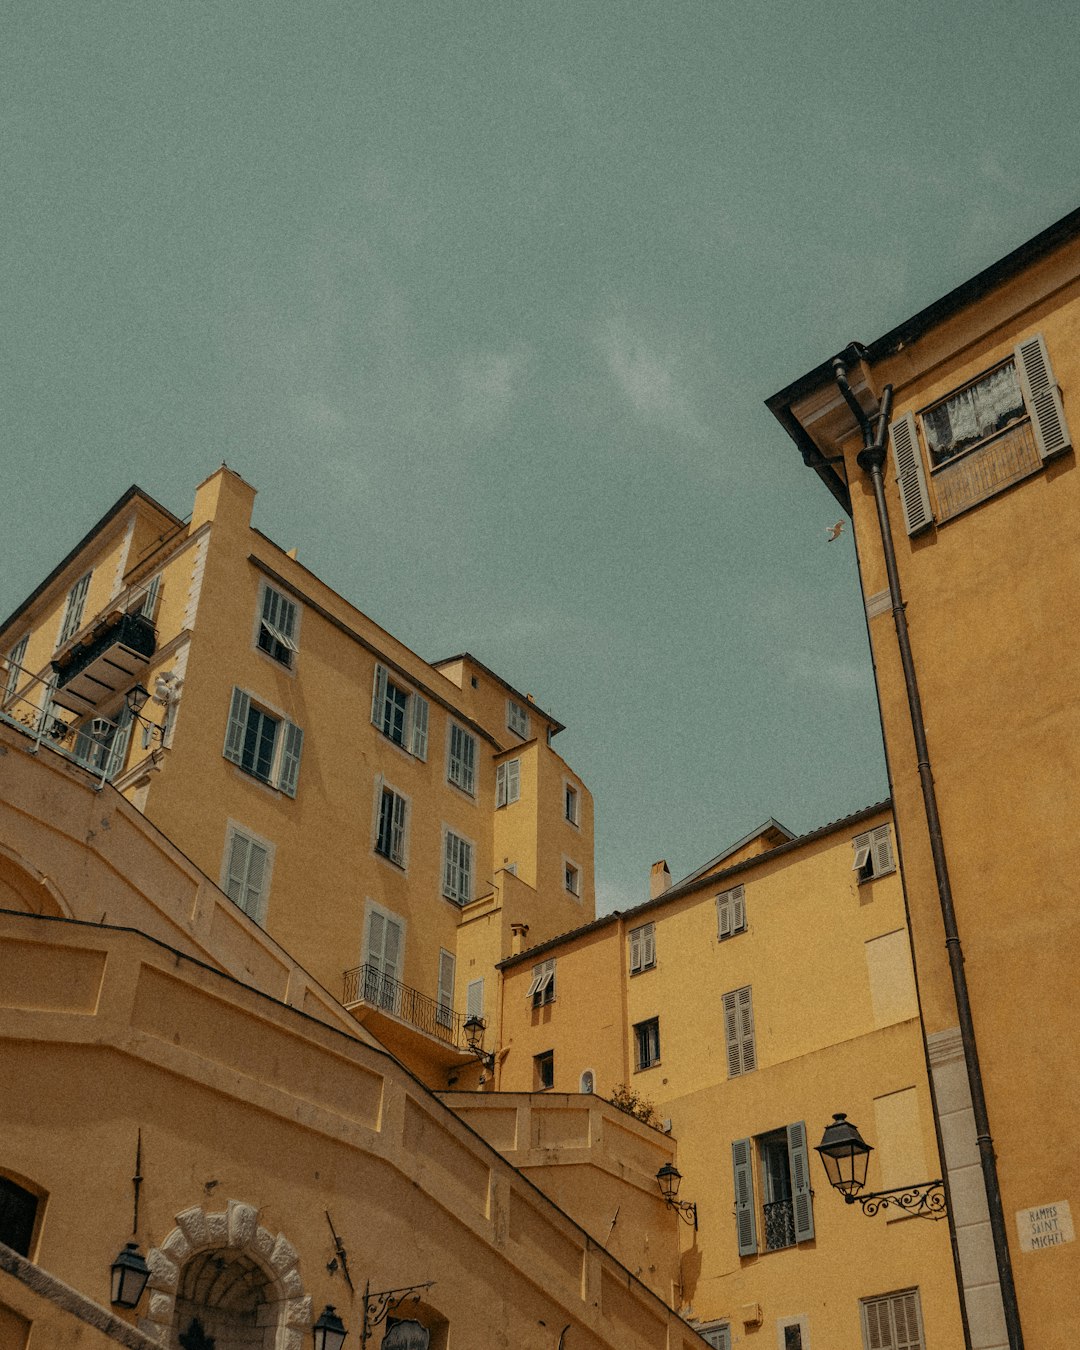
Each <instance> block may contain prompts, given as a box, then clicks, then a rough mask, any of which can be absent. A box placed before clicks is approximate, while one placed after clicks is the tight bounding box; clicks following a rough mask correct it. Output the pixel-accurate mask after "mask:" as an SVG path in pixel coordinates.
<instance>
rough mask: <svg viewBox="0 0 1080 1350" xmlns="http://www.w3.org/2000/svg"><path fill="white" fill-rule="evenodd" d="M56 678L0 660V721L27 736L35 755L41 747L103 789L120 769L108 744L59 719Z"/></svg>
mask: <svg viewBox="0 0 1080 1350" xmlns="http://www.w3.org/2000/svg"><path fill="white" fill-rule="evenodd" d="M54 678H55V677H54V676H53V675H52V674H51V673H50V675H47V676H46V675H38V674H35V673H34V672H33V671H32V670H29V669H28V668H27V667H25V666H20V665H18V664H17V663H16V662H14V661H12V660H11V658H10V657H7V658H4V659H2V660H0V722H5V723H7V725H8V726H10V727H15V729H16V730H17V731H21V732H22V733H23V734H24V735H25V736H29V737H30V738H31V739H32V740H33V742H34V746H33V749H32V751H31V754H36V753H37V751H38V749H39V748H40V747H41V746H42V745H47V746H48V747H49V749H50V750H55V751H57V753H58V754H61V755H63V756H64V757H65V759H70V760H71V761H72V763H74V764H78V765H80V766H81V767H82V768H84V769H87V770H89V772H90V773H92V774H94V775H95V776H96V777H97V778H98V780H99V782H98V787H102V786H103V785H104V784H105V783H107V782H108V780H109V778H110V777H111V776H112V775H113V773H114V772H115V771H116V769H117V768H118V767H119V765H117V764H116V763H114V758H115V757H114V756H113V755H112V753H111V749H110V747H109V746H107V745H102V744H101V743H100V742H96V741H94V740H93V738H92V737H91V736H89V735H87V734H84V733H82V732H81V729H80V728H77V727H76V725H75V721H74V719H73V720H72V721H70V722H67V721H65V720H64V718H63V717H61V716H60V713H61V712H62V711H66V710H64V709H60V708H58V707H57V706H56V705H55V704H54V703H53V693H54V685H53V683H52V681H53V679H54Z"/></svg>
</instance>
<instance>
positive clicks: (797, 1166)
mask: <svg viewBox="0 0 1080 1350" xmlns="http://www.w3.org/2000/svg"><path fill="white" fill-rule="evenodd" d="M787 1146H788V1165H789V1166H790V1168H791V1204H792V1209H793V1210H794V1214H795V1241H796V1242H809V1241H810V1239H811V1238H812V1237H813V1236H814V1201H813V1195H812V1192H811V1189H810V1154H809V1153H808V1152H807V1148H806V1125H805V1123H804V1122H803V1121H801V1120H800V1121H797V1122H796V1123H795V1124H794V1125H789V1126H788V1127H787Z"/></svg>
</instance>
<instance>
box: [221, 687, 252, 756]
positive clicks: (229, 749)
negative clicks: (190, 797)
mask: <svg viewBox="0 0 1080 1350" xmlns="http://www.w3.org/2000/svg"><path fill="white" fill-rule="evenodd" d="M250 710H251V698H250V697H249V695H247V694H245V693H244V691H243V690H242V689H234V690H233V691H232V706H231V707H230V708H229V725H228V728H227V729H226V731H225V748H224V750H222V752H221V753H222V754H223V755H224V756H225V758H226V759H227V760H230V761H231V762H232V763H233V764H239V763H240V756H241V755H242V754H243V751H244V735H245V733H246V731H247V720H248V713H249V711H250Z"/></svg>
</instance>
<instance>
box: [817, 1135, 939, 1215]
mask: <svg viewBox="0 0 1080 1350" xmlns="http://www.w3.org/2000/svg"><path fill="white" fill-rule="evenodd" d="M815 1151H816V1152H817V1153H819V1154H820V1155H821V1161H822V1163H823V1164H824V1167H825V1173H826V1175H827V1176H828V1178H829V1185H830V1186H832V1187H833V1189H834V1190H837V1191H839V1192H840V1194H841V1195H842V1196H843V1197H844V1201H845V1203H846V1204H849V1205H854V1204H855V1203H856V1202H857V1203H858V1204H859V1205H860V1207H861V1208H862V1212H863V1213H864V1214H869V1215H871V1216H873V1215H875V1214H876V1213H877V1212H878V1210H879V1209H887V1208H888V1207H889V1206H890V1205H892V1206H894V1207H895V1208H897V1209H902V1210H904V1211H905V1212H906V1213H908V1214H917V1215H918V1216H919V1217H920V1218H924V1219H943V1218H944V1217H945V1212H946V1211H945V1187H944V1185H943V1183H942V1182H941V1180H940V1179H938V1180H937V1181H920V1182H916V1183H915V1184H914V1185H911V1186H894V1187H892V1189H891V1190H886V1191H871V1192H870V1193H869V1194H867V1195H860V1194H859V1192H860V1191H861V1190H862V1188H863V1187H864V1186H865V1185H866V1167H867V1164H868V1163H869V1161H870V1154H871V1153H872V1152H873V1151H874V1150H873V1147H872V1146H871V1145H870V1144H868V1143H867V1142H866V1140H865V1139H864V1138H863V1137H862V1135H861V1134H860V1133H859V1127H858V1126H857V1125H853V1124H852V1122H851V1121H850V1120H848V1118H847V1116H846V1115H845V1114H844V1113H843V1112H842V1111H841V1112H838V1113H837V1114H835V1115H834V1116H833V1118H832V1124H831V1125H826V1126H825V1133H824V1134H823V1135H822V1137H821V1143H820V1144H817V1145H816V1146H815Z"/></svg>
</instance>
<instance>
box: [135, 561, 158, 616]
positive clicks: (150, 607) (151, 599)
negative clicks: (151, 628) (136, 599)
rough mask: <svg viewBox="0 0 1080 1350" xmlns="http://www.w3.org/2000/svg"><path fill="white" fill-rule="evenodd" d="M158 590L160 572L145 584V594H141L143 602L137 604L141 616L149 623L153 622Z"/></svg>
mask: <svg viewBox="0 0 1080 1350" xmlns="http://www.w3.org/2000/svg"><path fill="white" fill-rule="evenodd" d="M160 590H161V573H160V572H159V573H158V574H157V576H156V577H155V578H154V579H153V581H151V583H150V585H149V586H147V588H146V594H145V595H144V596H143V602H142V604H141V605H140V606H139V613H140V614H141V615H142V616H143V618H145V619H149V620H150V622H151V623H153V622H154V610H155V609H157V601H158V592H159V591H160Z"/></svg>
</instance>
